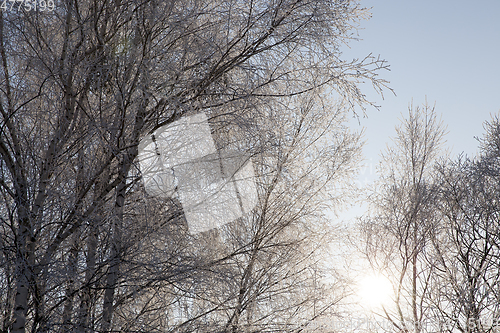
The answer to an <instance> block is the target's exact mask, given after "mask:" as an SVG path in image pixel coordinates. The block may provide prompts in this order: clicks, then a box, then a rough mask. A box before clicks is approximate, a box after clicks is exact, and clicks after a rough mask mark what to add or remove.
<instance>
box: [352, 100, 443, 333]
mask: <svg viewBox="0 0 500 333" xmlns="http://www.w3.org/2000/svg"><path fill="white" fill-rule="evenodd" d="M396 132H397V136H396V138H395V139H394V146H393V147H388V148H387V152H386V153H385V154H384V155H382V161H381V166H380V180H379V182H378V183H377V186H376V188H375V192H374V193H373V194H372V195H371V198H370V203H371V205H372V206H371V207H372V210H371V211H370V212H371V213H370V215H369V216H368V217H366V218H365V219H364V220H363V221H362V223H361V228H362V229H361V230H362V234H363V235H364V240H365V241H366V243H365V245H366V247H365V251H364V252H365V255H366V258H367V259H368V261H369V263H370V264H371V266H372V268H373V269H374V270H376V271H377V272H379V273H380V274H382V275H385V276H387V277H388V278H389V279H390V280H391V283H392V285H393V289H394V304H393V306H390V307H389V306H386V307H383V309H382V313H380V315H381V316H383V317H385V318H387V319H388V320H389V321H390V322H391V323H392V324H393V326H394V327H395V328H396V329H397V330H398V331H401V332H410V331H411V332H420V331H421V330H422V323H423V321H425V319H426V318H427V315H428V314H427V313H428V312H429V309H428V308H427V303H426V300H427V294H428V292H429V281H430V279H431V278H432V276H433V271H434V266H433V264H432V263H429V262H427V261H426V260H425V256H426V253H427V251H428V248H429V246H430V244H429V239H430V237H429V235H430V233H431V231H432V230H433V227H434V224H435V223H436V217H435V214H434V211H433V203H434V201H435V200H436V198H437V194H436V193H437V192H436V190H435V186H434V184H433V183H434V180H433V178H434V173H433V166H434V163H435V162H436V161H437V159H438V158H439V157H440V155H441V154H442V144H443V136H444V133H445V131H444V127H443V124H442V123H441V122H439V120H438V119H437V115H436V113H435V111H434V108H432V107H429V106H428V105H427V104H425V105H424V107H423V108H419V107H416V108H415V109H414V108H413V107H410V108H409V114H408V118H406V119H404V120H403V121H402V125H401V126H400V127H397V128H396Z"/></svg>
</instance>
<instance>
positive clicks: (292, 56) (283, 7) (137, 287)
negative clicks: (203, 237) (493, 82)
mask: <svg viewBox="0 0 500 333" xmlns="http://www.w3.org/2000/svg"><path fill="white" fill-rule="evenodd" d="M23 8H24V7H23ZM23 8H21V9H19V10H17V11H15V10H12V11H7V10H2V11H1V13H0V58H1V67H2V71H1V86H0V113H1V121H0V131H1V132H0V155H1V159H0V172H1V174H2V178H1V180H0V187H1V194H2V199H1V207H0V212H1V216H2V218H1V223H2V227H1V230H2V231H1V232H2V233H1V239H2V243H1V244H2V261H1V273H0V274H1V278H0V281H2V284H1V285H2V289H3V290H2V296H1V297H2V322H3V323H2V325H3V330H4V331H11V332H16V333H17V332H26V330H28V331H32V332H42V331H65V330H66V331H67V330H80V331H96V330H99V331H102V332H107V331H110V330H112V329H113V327H114V322H115V319H114V317H115V316H120V315H123V314H124V313H125V312H120V305H121V304H125V303H126V302H129V301H130V300H133V299H136V298H140V295H141V292H143V291H144V290H148V288H150V287H152V286H154V285H156V284H157V283H159V282H158V281H163V282H164V283H166V284H171V285H174V284H175V283H177V281H180V280H182V281H184V282H186V281H189V280H190V279H191V281H193V279H195V277H194V276H195V272H198V273H199V272H200V270H206V269H207V268H206V267H210V265H213V262H212V263H211V264H210V265H208V266H207V264H206V263H203V260H202V258H201V257H200V258H197V257H196V256H197V255H199V253H198V252H196V251H195V250H189V249H188V250H186V249H185V247H186V246H185V245H186V244H185V243H183V242H186V241H185V240H184V238H182V237H180V236H179V235H169V236H168V237H166V236H165V237H166V238H165V237H164V236H161V233H160V230H163V229H162V228H161V227H160V226H161V225H162V224H161V223H159V220H164V221H166V222H168V223H170V222H172V221H177V225H179V227H178V228H177V227H176V228H174V229H176V230H177V231H176V232H173V233H174V234H176V233H181V234H182V223H181V222H182V214H181V213H178V210H177V208H176V207H177V206H176V203H175V200H172V201H171V202H170V203H169V205H168V207H170V209H166V210H159V208H157V207H156V206H155V205H153V204H150V205H147V209H143V210H142V211H141V208H140V203H141V200H143V199H140V196H141V195H140V184H139V183H138V180H140V172H139V170H138V168H137V164H136V163H135V161H136V157H137V154H138V148H137V146H138V143H139V141H140V139H141V138H142V137H143V136H145V135H146V134H148V133H151V131H153V130H155V129H157V128H158V127H160V126H162V125H167V124H169V123H172V122H174V121H176V120H178V119H180V118H181V117H183V116H185V115H189V114H194V113H197V112H200V111H201V110H204V111H205V112H207V113H208V114H209V116H210V118H211V119H216V118H217V117H221V118H223V119H224V120H225V121H226V124H227V127H228V128H231V129H233V130H235V131H237V132H239V133H247V135H248V134H250V135H251V134H252V133H262V137H263V138H265V136H266V133H263V132H265V131H266V130H267V128H266V127H263V128H259V127H258V125H261V124H262V123H265V121H264V120H265V117H266V112H264V110H266V109H269V108H274V112H276V114H277V115H279V116H280V117H282V118H281V119H282V120H283V121H290V120H293V119H294V115H293V114H290V113H289V110H288V109H287V108H286V107H282V106H283V101H282V100H280V99H286V98H288V97H290V98H291V97H293V96H299V95H301V94H305V93H307V92H313V91H314V92H317V94H316V97H315V98H317V99H318V103H320V101H321V99H322V98H326V96H327V95H328V94H327V93H331V91H336V92H337V95H338V97H340V100H341V102H342V103H344V104H345V105H347V106H348V107H353V106H354V105H364V104H366V103H367V101H366V99H365V97H364V95H363V94H362V93H361V92H360V91H359V89H358V88H357V85H356V84H357V82H359V81H362V80H368V81H371V82H372V83H373V84H374V85H375V87H377V88H378V89H380V88H382V87H383V86H384V84H385V83H384V81H383V80H381V79H379V78H378V77H377V70H379V69H383V68H385V64H384V62H383V61H381V60H379V59H374V58H371V57H367V58H364V59H363V60H361V61H357V60H355V61H352V62H345V61H342V60H340V56H341V54H340V51H339V47H340V45H341V44H342V43H344V42H346V41H348V40H349V39H350V38H351V33H352V29H351V28H352V25H353V24H354V23H355V22H356V21H357V20H359V19H360V18H363V16H364V13H365V11H364V10H363V9H362V8H361V7H360V6H359V5H358V3H356V2H354V1H334V2H331V1H300V0H291V1H282V2H276V3H275V2H269V3H255V2H252V1H250V2H240V1H229V2H222V1H216V0H214V1H210V0H209V1H202V0H192V1H152V0H151V1H134V0H130V1H88V2H84V3H81V2H78V1H62V2H57V3H56V6H55V8H54V10H53V11H50V12H41V11H36V10H30V11H27V10H25V9H23ZM321 87H324V88H325V92H324V93H321V92H320V91H319V90H318V89H319V88H321ZM255 119H258V120H259V121H258V122H255V121H254V120H255ZM296 119H301V117H300V116H298V118H296ZM274 124H277V125H278V126H279V125H280V124H279V123H274ZM299 124H300V123H299ZM277 130H279V128H278V129H277ZM280 133H281V134H283V135H284V136H282V138H284V139H280V140H285V141H286V140H289V139H288V138H287V135H289V137H290V138H293V135H292V133H293V132H287V131H285V130H283V131H282V132H280ZM268 134H269V135H272V132H269V133H268ZM267 139H268V140H264V141H262V142H258V143H260V144H261V145H260V146H259V147H255V148H256V149H257V148H262V149H261V151H264V150H265V149H264V148H266V149H268V148H269V149H272V148H273V144H269V143H272V140H271V139H272V138H271V137H268V138H267ZM267 144H269V145H267ZM257 150H258V149H257ZM277 154H278V155H275V156H281V155H280V154H286V149H285V150H284V151H283V152H278V153H277ZM279 158H281V157H279ZM277 165H280V164H279V163H278V164H277ZM275 166H276V165H275ZM280 171H282V170H280ZM290 176H293V175H292V174H291V175H290ZM280 177H282V176H280ZM134 203H135V204H134ZM306 204H307V202H305V203H304V205H306ZM162 205H164V203H162ZM158 211H159V212H158ZM153 212H158V214H159V215H158V214H156V215H154V216H155V217H154V218H153V217H152V216H153V215H151V214H153ZM179 221H180V222H179ZM256 221H257V220H256ZM262 221H264V220H262ZM153 222H154V223H153ZM141 228H142V229H141ZM170 229H171V227H169V228H167V230H170ZM163 232H164V233H166V232H167V231H165V230H163ZM266 232H271V231H270V230H266ZM153 234H155V235H157V236H158V237H159V238H157V239H162V237H164V239H165V240H166V242H167V243H168V245H165V246H163V245H162V246H160V245H158V244H159V243H158V242H160V241H159V240H156V241H154V242H149V243H147V240H148V237H149V236H151V235H153ZM252 242H253V241H252ZM188 243H189V242H188ZM144 244H148V246H149V249H150V251H139V250H138V249H139V247H140V246H144ZM251 244H255V242H253V243H251ZM187 247H189V246H187ZM194 248H195V247H194ZM181 249H184V250H183V251H181ZM160 250H161V251H160ZM155 251H160V252H158V253H167V254H168V256H166V257H164V258H163V259H160V258H159V257H158V254H155ZM139 252H140V253H141V254H140V255H139ZM133 255H137V256H144V257H142V259H143V260H142V259H141V260H140V261H134V260H132V259H131V258H133ZM165 258H168V259H165ZM176 258H177V260H176ZM179 258H180V259H182V260H180V261H179ZM184 259H191V260H187V261H185V263H186V264H184V261H183V260H184ZM155 260H156V261H155ZM220 260H222V259H219V261H218V262H220ZM224 260H226V259H224ZM250 261H252V260H250ZM254 261H255V260H254ZM160 264H161V265H160ZM156 266H159V270H158V271H155V267H156ZM247 267H253V264H252V265H250V266H247ZM249 270H252V271H253V268H251V269H246V270H243V272H245V271H249ZM152 271H155V274H152V273H151V272H152ZM149 274H152V275H151V276H153V278H148V276H149ZM243 275H244V276H248V274H247V273H244V274H243ZM246 280H248V278H247V277H244V278H243V279H242V280H241V281H242V283H243V284H246V285H248V284H247V282H245V281H246ZM4 281H5V283H4ZM179 287H181V285H179ZM184 291H185V292H186V293H187V292H188V290H184ZM177 295H178V294H175V295H172V297H171V299H172V302H174V301H175V299H176V297H177ZM129 304H131V303H129ZM240 308H241V307H240ZM129 309H130V308H129ZM137 309H138V308H136V309H135V310H137ZM142 309H143V310H140V311H139V310H137V311H139V312H138V313H137V316H138V317H137V318H139V317H141V318H142V319H144V320H146V319H148V320H150V321H149V322H147V320H146V322H145V323H144V325H146V326H144V327H147V325H153V324H152V323H154V322H155V321H156V320H162V318H161V317H158V316H156V317H154V318H153V317H148V315H149V314H150V312H148V311H147V309H148V307H143V308H142ZM236 310H237V311H236V312H241V311H240V310H241V309H240V310H238V308H237V309H236ZM158 313H159V312H156V315H157V314H158ZM234 318H236V317H234ZM128 319H131V318H128ZM142 319H141V320H142ZM137 321H139V319H137ZM116 322H118V323H120V319H116ZM127 322H130V320H129V321H127ZM234 323H235V320H233V319H231V320H230V326H231V325H232V326H234ZM122 329H123V330H127V329H126V327H125V326H123V327H122Z"/></svg>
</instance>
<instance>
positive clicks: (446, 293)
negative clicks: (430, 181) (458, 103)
mask: <svg viewBox="0 0 500 333" xmlns="http://www.w3.org/2000/svg"><path fill="white" fill-rule="evenodd" d="M485 129H486V136H485V138H484V139H483V140H482V141H481V148H482V149H481V154H480V155H479V156H478V157H477V159H475V160H471V159H468V158H463V157H462V158H459V159H458V160H457V161H455V162H450V163H448V164H447V165H443V166H441V167H440V169H439V179H440V184H441V186H440V189H441V191H440V192H441V195H440V200H438V201H437V205H436V208H437V211H439V213H440V216H441V223H440V224H439V228H437V229H436V230H435V232H434V233H433V238H432V239H433V245H434V248H435V252H434V259H433V260H434V262H435V265H436V270H435V273H434V275H435V277H434V278H433V280H432V281H433V292H432V293H431V294H430V295H431V296H432V297H431V300H432V303H431V304H432V309H433V310H434V312H435V316H436V318H437V320H438V322H439V323H441V330H442V331H447V332H452V331H456V330H459V331H460V332H494V331H496V329H497V326H498V316H499V311H500V307H499V292H498V290H499V289H498V288H499V278H500V266H499V264H498V262H499V261H498V259H499V255H500V247H499V245H500V229H499V223H498V219H499V207H498V197H499V192H498V184H499V178H498V175H499V169H498V167H499V164H498V157H499V156H500V155H499V150H498V147H499V146H498V144H497V143H498V133H499V132H498V129H499V121H498V118H497V117H496V118H493V120H492V121H491V122H490V123H487V124H486V126H485Z"/></svg>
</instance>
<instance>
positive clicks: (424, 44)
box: [345, 0, 500, 159]
mask: <svg viewBox="0 0 500 333" xmlns="http://www.w3.org/2000/svg"><path fill="white" fill-rule="evenodd" d="M361 4H362V5H364V6H365V7H372V9H371V12H372V18H371V19H370V20H368V21H363V22H362V23H361V28H362V29H360V30H359V37H360V38H361V39H362V40H361V41H358V42H352V43H351V49H350V50H346V52H345V55H346V56H349V57H353V56H356V57H360V56H363V55H365V54H368V53H370V52H371V53H373V54H375V55H378V54H380V55H381V57H382V58H384V59H386V60H387V61H388V62H389V64H390V66H391V71H390V72H385V73H382V75H383V76H384V77H385V78H386V79H387V80H389V81H390V86H391V87H392V88H393V89H394V90H395V92H396V94H397V96H394V95H392V94H391V93H389V92H387V93H386V94H384V97H385V100H382V98H381V97H379V96H378V95H376V94H374V93H373V92H371V91H368V95H369V96H370V97H371V98H372V99H373V100H375V101H376V102H377V104H378V105H380V106H381V109H380V111H376V110H373V109H370V110H368V118H367V119H361V126H364V127H366V136H365V139H366V140H367V141H368V145H367V146H366V147H365V155H366V157H367V159H370V158H371V159H376V158H377V156H378V154H379V151H380V150H381V149H383V148H384V147H385V142H387V141H388V140H389V136H394V134H395V131H394V126H395V125H396V124H397V123H398V118H400V114H401V112H403V113H405V112H407V109H408V104H409V103H410V102H411V101H412V99H413V102H414V104H422V103H423V102H424V101H425V98H426V97H427V101H428V102H429V104H434V103H435V104H436V111H437V112H438V114H439V113H440V114H442V119H443V121H444V122H445V124H446V125H447V126H448V131H449V134H448V136H447V139H448V145H449V146H450V148H452V154H454V155H456V154H458V153H460V152H462V151H463V152H465V153H467V154H469V155H471V154H474V153H475V152H476V147H477V141H476V140H475V139H474V136H481V135H482V133H483V127H482V123H483V122H484V121H485V120H489V119H490V114H492V113H493V114H495V113H497V112H498V111H499V110H500V0H478V1H463V0H460V1H456V0H455V1H453V0H433V1H430V0H423V1H422V0H420V1H405V0H379V1H375V0H365V1H362V2H361ZM355 127H357V125H356V126H355Z"/></svg>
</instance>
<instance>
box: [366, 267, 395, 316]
mask: <svg viewBox="0 0 500 333" xmlns="http://www.w3.org/2000/svg"><path fill="white" fill-rule="evenodd" d="M392 294H393V291H392V285H391V282H390V281H389V280H388V279H387V278H386V277H384V276H382V275H368V276H365V277H364V278H363V279H362V280H361V281H360V283H359V289H358V296H359V299H360V303H361V305H363V306H364V307H367V308H368V309H370V310H374V309H376V308H379V307H381V306H387V305H388V304H389V303H390V301H391V298H392V297H391V296H392Z"/></svg>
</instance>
